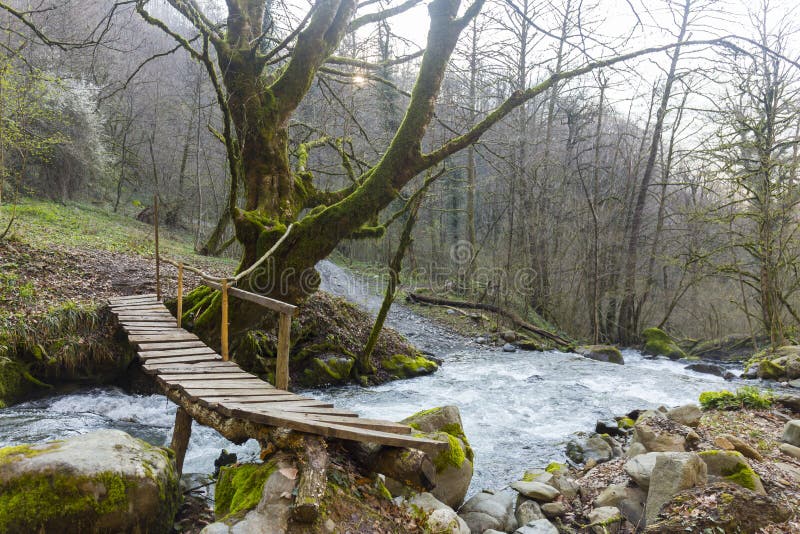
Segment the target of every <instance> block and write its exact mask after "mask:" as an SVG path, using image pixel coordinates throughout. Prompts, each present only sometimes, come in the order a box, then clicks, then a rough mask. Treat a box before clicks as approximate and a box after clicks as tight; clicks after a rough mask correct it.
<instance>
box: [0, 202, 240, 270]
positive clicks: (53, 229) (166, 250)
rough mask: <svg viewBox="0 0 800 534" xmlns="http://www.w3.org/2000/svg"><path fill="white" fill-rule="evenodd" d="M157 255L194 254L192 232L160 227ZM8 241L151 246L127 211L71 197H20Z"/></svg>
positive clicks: (4, 216)
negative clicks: (57, 199) (63, 201)
mask: <svg viewBox="0 0 800 534" xmlns="http://www.w3.org/2000/svg"><path fill="white" fill-rule="evenodd" d="M13 210H14V208H13V206H11V205H10V204H5V205H0V225H2V226H5V224H6V223H7V221H8V220H9V218H10V217H11V216H12V213H13ZM160 234H161V235H160V243H159V246H160V248H161V254H162V255H165V256H169V257H176V258H181V259H185V260H189V259H190V258H191V257H194V256H196V255H195V253H194V242H193V239H192V236H191V235H189V234H188V233H186V232H176V231H173V230H168V229H165V228H163V227H162V228H161V231H160ZM9 239H10V240H11V241H18V242H22V243H25V244H28V245H30V246H32V247H34V248H38V249H47V248H49V247H53V246H56V247H66V248H79V249H84V250H86V249H88V250H105V251H108V252H125V253H134V254H138V255H142V256H152V255H153V254H154V251H155V241H154V236H153V227H152V226H151V225H149V224H145V223H141V222H139V221H137V220H136V219H134V218H133V217H131V216H126V215H122V214H115V213H112V212H111V211H110V210H106V209H103V208H99V207H96V206H92V205H88V204H81V203H74V202H70V203H67V204H66V205H62V204H56V203H53V202H47V201H43V200H33V199H23V200H22V201H21V202H20V203H19V204H18V205H17V208H16V220H15V221H14V224H13V226H12V227H11V232H10V238H9ZM201 258H202V261H203V263H206V264H209V263H211V264H214V263H219V264H220V265H228V264H230V265H235V262H234V261H233V260H231V259H227V258H208V257H201Z"/></svg>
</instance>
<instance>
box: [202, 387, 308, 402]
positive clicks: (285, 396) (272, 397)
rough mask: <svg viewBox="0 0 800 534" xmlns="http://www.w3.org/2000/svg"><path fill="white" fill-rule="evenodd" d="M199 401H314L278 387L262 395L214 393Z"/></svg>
mask: <svg viewBox="0 0 800 534" xmlns="http://www.w3.org/2000/svg"><path fill="white" fill-rule="evenodd" d="M198 399H199V400H198V401H197V402H199V403H200V404H228V403H235V404H251V403H255V404H258V403H263V402H283V401H295V402H303V401H313V399H308V398H306V397H301V396H300V395H295V394H294V393H287V392H286V391H283V390H280V389H276V390H275V392H274V393H268V394H262V395H255V394H252V395H226V396H219V397H218V396H214V395H206V396H203V397H198Z"/></svg>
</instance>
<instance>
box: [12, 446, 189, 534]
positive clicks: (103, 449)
mask: <svg viewBox="0 0 800 534" xmlns="http://www.w3.org/2000/svg"><path fill="white" fill-rule="evenodd" d="M180 499H181V497H180V489H179V480H178V476H177V473H176V471H175V460H174V456H173V455H172V453H171V452H169V451H168V450H166V449H162V448H160V447H154V446H152V445H150V444H148V443H146V442H144V441H142V440H139V439H136V438H134V437H131V436H130V435H128V434H126V433H125V432H122V431H119V430H99V431H96V432H91V433H88V434H82V435H79V436H73V437H69V438H67V439H64V440H59V441H52V442H47V443H39V444H34V445H18V446H15V447H6V448H3V449H0V532H36V533H45V534H49V533H59V534H61V533H67V534H71V533H83V532H130V533H134V532H136V533H138V532H169V531H170V530H171V529H172V524H173V520H174V518H175V514H176V512H177V510H178V505H179V503H180Z"/></svg>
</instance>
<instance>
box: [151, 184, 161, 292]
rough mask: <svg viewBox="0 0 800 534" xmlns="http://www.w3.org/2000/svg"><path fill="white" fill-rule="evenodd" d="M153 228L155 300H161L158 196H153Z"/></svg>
mask: <svg viewBox="0 0 800 534" xmlns="http://www.w3.org/2000/svg"><path fill="white" fill-rule="evenodd" d="M153 228H154V230H155V233H156V300H161V258H160V256H159V252H158V194H155V195H153Z"/></svg>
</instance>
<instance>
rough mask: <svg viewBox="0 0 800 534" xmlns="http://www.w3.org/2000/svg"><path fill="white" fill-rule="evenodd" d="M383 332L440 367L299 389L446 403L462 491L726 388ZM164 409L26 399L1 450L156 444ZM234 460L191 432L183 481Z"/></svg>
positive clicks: (331, 278)
mask: <svg viewBox="0 0 800 534" xmlns="http://www.w3.org/2000/svg"><path fill="white" fill-rule="evenodd" d="M318 269H319V271H320V273H321V274H322V278H323V285H322V288H323V289H324V290H326V291H330V292H332V293H335V294H338V295H341V296H344V297H346V298H348V299H349V300H351V301H353V302H356V303H357V304H359V305H361V306H363V307H364V308H366V309H367V310H370V311H373V312H374V311H375V310H376V309H377V307H378V306H379V305H380V299H381V297H380V296H379V293H380V291H381V290H382V288H381V285H380V283H379V282H378V281H377V280H372V279H370V278H368V277H367V278H364V277H357V276H354V275H352V274H350V273H349V272H348V271H346V270H344V269H342V268H340V267H338V266H336V265H334V264H333V263H330V262H327V261H325V262H321V263H320V264H319V265H318ZM387 322H388V324H389V325H390V326H392V327H393V328H395V329H397V330H399V331H400V332H401V333H403V334H405V335H407V336H408V337H409V339H411V340H412V341H413V342H414V343H415V344H416V345H417V346H418V347H419V348H420V349H422V350H425V351H427V352H430V353H432V354H434V355H436V356H437V357H438V358H440V359H441V360H442V361H443V364H442V366H441V368H440V369H439V370H438V371H437V372H436V373H434V374H432V375H429V376H425V377H420V378H415V379H411V380H402V381H396V382H391V383H388V384H384V385H381V386H377V387H371V388H361V387H356V386H349V387H339V388H333V389H328V390H325V391H307V392H304V393H306V394H310V395H313V396H315V397H318V398H321V399H331V400H334V401H335V402H336V406H337V407H340V408H347V409H352V410H354V411H357V412H358V413H360V414H362V415H363V416H365V417H376V418H382V419H389V420H400V419H402V418H404V417H406V416H408V415H410V414H412V413H414V412H416V411H419V410H422V409H427V408H431V407H434V406H441V405H445V404H453V405H456V406H458V408H459V410H460V411H461V416H462V419H463V422H464V429H465V432H466V435H467V437H468V438H469V440H470V442H471V444H472V447H473V449H474V451H475V475H474V477H473V481H472V487H471V492H475V491H479V490H480V489H482V488H495V489H499V488H502V487H503V486H505V485H507V484H508V483H509V482H512V481H513V480H516V479H517V478H518V477H519V476H520V475H521V474H522V472H523V471H524V470H525V469H526V468H530V467H539V466H544V465H546V464H547V463H548V462H550V461H561V460H563V459H564V446H565V443H566V441H567V440H568V439H569V437H570V435H571V434H572V433H574V432H578V431H586V430H591V429H592V428H593V427H594V423H595V421H596V420H597V419H605V418H608V417H611V416H613V415H619V414H624V413H626V412H628V411H630V410H632V409H636V408H644V407H655V406H658V405H659V404H665V405H667V406H674V405H679V404H685V403H688V402H696V401H697V397H698V395H699V394H700V392H702V391H706V390H712V389H725V388H730V387H735V385H732V384H729V383H727V382H725V381H724V380H723V379H721V378H718V377H715V376H711V375H706V374H699V373H695V372H692V371H688V370H686V369H684V364H681V363H678V362H671V361H666V360H650V359H646V358H643V357H642V355H641V354H640V353H639V352H637V351H633V350H625V351H623V355H624V357H625V365H624V366H620V365H615V364H608V363H601V362H595V361H593V360H588V359H586V358H583V357H581V356H579V355H577V354H571V353H562V352H557V351H550V352H530V351H517V352H503V351H502V350H500V349H498V348H492V347H486V346H484V345H480V344H477V343H475V342H474V340H471V339H469V338H465V337H462V336H460V335H457V334H454V333H452V332H450V331H447V330H445V329H443V328H441V327H439V326H437V325H436V324H433V323H431V322H430V321H428V320H427V319H425V318H423V317H421V316H419V315H417V314H415V313H413V312H412V311H411V310H409V309H408V308H406V307H404V306H402V305H401V304H397V305H395V306H393V308H392V312H391V313H390V315H389V318H388V321H387ZM174 416H175V406H174V405H173V404H172V403H171V402H169V401H168V400H167V399H166V398H165V397H164V396H161V395H133V394H129V393H126V392H125V391H123V390H121V389H119V388H92V389H84V390H78V391H74V392H71V393H64V394H59V395H56V396H51V397H46V398H42V399H37V400H32V401H28V402H25V403H22V404H18V405H15V406H12V407H10V408H6V409H3V410H0V446H6V445H15V444H20V443H30V442H36V441H43V440H50V439H59V438H63V437H66V436H69V435H74V434H80V433H84V432H89V431H92V430H96V429H100V428H117V429H120V430H124V431H126V432H128V433H130V434H132V435H134V436H136V437H139V438H142V439H144V440H146V441H148V442H150V443H153V444H157V445H164V444H167V443H169V438H170V434H171V430H172V424H173V422H174ZM223 448H225V449H228V451H231V452H236V453H237V454H238V455H239V460H240V461H247V460H249V459H253V458H256V457H257V456H258V446H257V444H256V443H255V442H254V441H252V440H251V441H249V442H248V443H246V444H244V445H242V446H236V445H233V444H232V443H230V442H228V441H227V440H225V439H224V438H222V437H221V436H220V435H219V434H217V433H216V431H214V430H212V429H209V428H205V427H201V426H199V425H194V428H193V432H192V438H191V441H190V443H189V448H188V451H187V455H186V462H185V466H184V472H185V473H193V474H195V475H201V474H205V473H209V472H211V471H213V469H214V466H213V462H214V459H215V458H216V457H217V456H218V455H219V452H220V450H221V449H223Z"/></svg>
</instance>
